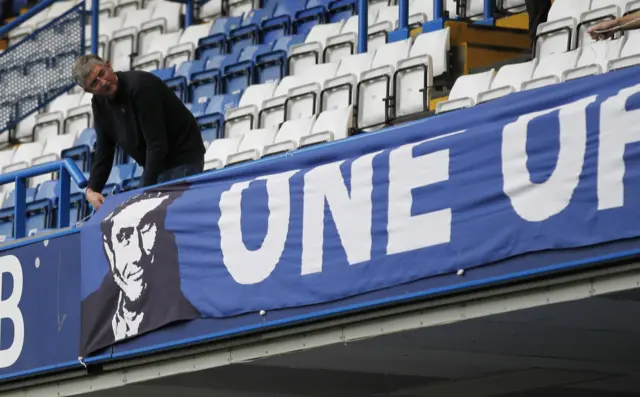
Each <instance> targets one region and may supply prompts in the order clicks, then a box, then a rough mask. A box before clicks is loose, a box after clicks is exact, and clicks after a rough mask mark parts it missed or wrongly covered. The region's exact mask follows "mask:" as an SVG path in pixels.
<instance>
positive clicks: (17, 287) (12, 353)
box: [0, 255, 24, 368]
mask: <svg viewBox="0 0 640 397" xmlns="http://www.w3.org/2000/svg"><path fill="white" fill-rule="evenodd" d="M6 273H9V274H10V275H11V278H12V279H13V290H12V291H11V295H10V296H9V297H8V298H7V299H6V300H0V319H4V318H7V319H9V320H11V322H12V323H13V342H11V346H9V347H8V348H6V349H3V350H0V368H7V367H10V366H12V365H13V364H15V362H16V361H18V358H19V357H20V354H21V353H22V346H23V345H24V319H23V318H22V312H21V311H20V308H19V307H18V304H19V303H20V299H21V298H22V287H23V277H22V266H21V265H20V261H19V260H18V258H16V257H15V256H13V255H7V256H3V257H1V258H0V297H2V279H3V278H4V277H5V274H6ZM0 331H1V330H0ZM0 340H1V336H0Z"/></svg>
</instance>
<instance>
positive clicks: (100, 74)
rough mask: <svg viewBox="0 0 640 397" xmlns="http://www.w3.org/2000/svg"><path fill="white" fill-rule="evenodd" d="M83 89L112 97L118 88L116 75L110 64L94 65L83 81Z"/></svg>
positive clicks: (94, 93)
mask: <svg viewBox="0 0 640 397" xmlns="http://www.w3.org/2000/svg"><path fill="white" fill-rule="evenodd" d="M84 84H85V85H84V87H85V88H84V91H85V92H88V93H90V94H93V95H98V96H107V97H112V96H114V95H115V93H116V91H117V90H118V77H117V76H116V74H115V73H114V71H113V69H111V65H109V63H107V64H106V65H94V66H93V68H92V69H91V72H90V73H89V75H88V76H87V79H86V80H85V82H84Z"/></svg>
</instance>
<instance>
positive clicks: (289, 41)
mask: <svg viewBox="0 0 640 397" xmlns="http://www.w3.org/2000/svg"><path fill="white" fill-rule="evenodd" d="M305 37H306V35H296V36H284V37H281V38H279V39H278V40H277V41H276V42H275V44H274V45H273V48H272V50H271V52H268V53H265V54H259V55H258V56H257V57H256V62H255V64H256V65H255V66H256V67H255V77H254V81H255V82H256V83H258V84H262V83H266V82H268V81H275V80H280V79H282V78H283V77H284V76H286V75H287V74H288V70H287V58H288V56H289V48H290V47H291V46H292V45H295V44H298V43H303V42H304V39H305Z"/></svg>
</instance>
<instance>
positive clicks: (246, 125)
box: [224, 82, 278, 138]
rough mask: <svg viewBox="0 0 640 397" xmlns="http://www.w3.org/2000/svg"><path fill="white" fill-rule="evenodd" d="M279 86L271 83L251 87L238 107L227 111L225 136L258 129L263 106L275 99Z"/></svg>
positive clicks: (228, 136)
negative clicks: (269, 100) (274, 95)
mask: <svg viewBox="0 0 640 397" xmlns="http://www.w3.org/2000/svg"><path fill="white" fill-rule="evenodd" d="M277 85H278V84H277V83H276V82H271V83H264V84H254V85H251V86H249V87H248V88H247V89H246V90H245V92H244V93H243V94H242V98H240V102H239V104H238V107H237V108H232V109H229V110H227V111H226V114H225V120H226V121H225V127H224V136H225V137H226V138H230V137H234V136H236V135H237V134H238V133H239V132H240V133H241V132H242V131H247V130H250V129H252V128H254V127H257V125H258V114H259V112H260V110H262V105H263V103H264V102H265V101H266V100H268V99H270V98H272V97H273V94H274V92H275V90H276V87H277Z"/></svg>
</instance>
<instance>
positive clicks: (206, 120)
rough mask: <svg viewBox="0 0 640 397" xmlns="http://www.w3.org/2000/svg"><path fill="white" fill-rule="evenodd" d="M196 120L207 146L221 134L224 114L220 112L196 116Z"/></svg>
mask: <svg viewBox="0 0 640 397" xmlns="http://www.w3.org/2000/svg"><path fill="white" fill-rule="evenodd" d="M197 121H198V125H200V132H201V134H202V140H203V141H204V142H205V143H206V144H207V146H209V145H210V144H211V142H213V141H214V140H216V139H218V138H220V136H221V135H222V127H223V126H224V115H223V114H222V113H214V114H208V115H205V116H201V117H198V118H197Z"/></svg>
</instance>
